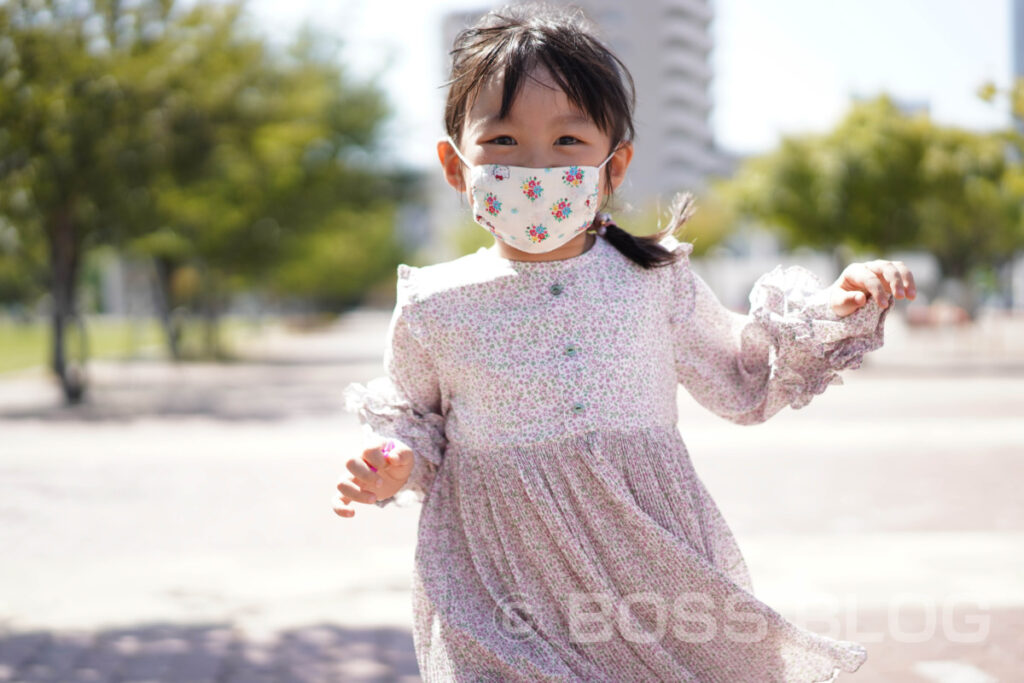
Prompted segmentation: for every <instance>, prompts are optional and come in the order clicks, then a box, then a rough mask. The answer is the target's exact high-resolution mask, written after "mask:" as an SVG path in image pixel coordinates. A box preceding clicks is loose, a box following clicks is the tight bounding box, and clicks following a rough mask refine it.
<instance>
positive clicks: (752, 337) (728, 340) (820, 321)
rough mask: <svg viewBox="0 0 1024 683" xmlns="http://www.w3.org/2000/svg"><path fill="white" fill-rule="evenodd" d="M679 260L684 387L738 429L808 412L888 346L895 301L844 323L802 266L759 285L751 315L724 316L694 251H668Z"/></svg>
mask: <svg viewBox="0 0 1024 683" xmlns="http://www.w3.org/2000/svg"><path fill="white" fill-rule="evenodd" d="M666 246H668V247H669V248H671V249H674V250H682V251H683V256H682V257H681V258H680V259H679V260H678V261H677V262H675V263H673V264H671V265H669V266H667V267H668V268H670V269H671V270H672V278H671V286H670V289H671V297H672V303H671V305H670V311H671V314H670V323H671V328H672V334H673V335H674V338H673V343H674V346H675V363H676V374H677V377H678V380H679V383H680V384H682V385H683V386H685V387H686V389H687V390H688V391H689V392H690V394H692V395H693V397H694V398H695V399H696V400H697V401H698V402H699V403H700V404H701V405H703V406H704V407H706V408H708V409H709V410H711V411H712V412H714V413H716V414H717V415H720V416H721V417H724V418H726V419H728V420H731V421H732V422H736V423H738V424H756V423H759V422H764V421H765V420H767V419H768V418H770V417H771V416H773V415H774V414H775V413H777V412H779V411H780V410H782V408H784V407H786V406H787V405H788V406H791V407H793V408H794V409H796V408H802V407H804V406H805V405H807V404H808V403H809V402H810V401H811V399H812V398H813V397H814V396H815V395H817V394H820V393H822V392H824V391H825V389H826V388H827V387H828V385H830V384H842V383H843V381H842V378H841V377H840V376H839V371H840V370H844V369H847V368H851V369H852V368H858V367H860V364H861V361H862V360H863V357H864V354H865V353H867V352H869V351H873V350H875V349H877V348H879V347H880V346H882V344H883V342H884V335H883V332H884V326H885V319H886V317H887V316H888V314H889V311H891V310H892V306H893V297H892V295H891V294H888V295H887V296H888V297H889V302H888V306H886V307H885V308H879V306H878V304H877V302H876V301H875V300H874V299H873V298H869V299H868V301H867V303H865V304H864V305H863V306H861V307H860V308H859V309H857V310H856V311H855V312H853V313H851V314H849V315H847V316H842V317H840V316H839V315H837V314H836V313H835V312H834V311H833V310H832V307H831V306H830V304H829V289H828V286H827V285H825V284H823V283H822V282H821V281H820V280H819V279H818V277H817V276H816V275H815V274H814V273H812V272H810V271H809V270H807V269H806V268H803V267H802V266H789V267H788V268H782V267H781V266H776V267H775V268H774V269H773V270H772V271H771V272H768V273H766V274H764V275H762V276H761V277H760V278H758V280H757V281H756V282H755V283H754V286H753V288H752V290H751V292H750V312H749V313H748V314H746V315H744V314H741V313H737V312H735V311H731V310H729V309H728V308H726V307H725V306H724V305H722V303H721V302H720V301H719V300H718V298H717V297H716V296H715V294H714V292H713V291H712V290H711V288H710V287H708V285H707V283H706V282H705V281H704V280H703V279H702V278H701V277H700V276H699V275H698V274H697V273H695V272H693V270H692V269H691V267H690V261H689V255H690V253H691V252H692V250H693V245H692V244H690V243H687V242H675V241H674V240H672V241H671V242H670V243H669V244H666Z"/></svg>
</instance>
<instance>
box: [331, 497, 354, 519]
mask: <svg viewBox="0 0 1024 683" xmlns="http://www.w3.org/2000/svg"><path fill="white" fill-rule="evenodd" d="M349 502H350V501H349V498H348V496H341V497H340V499H339V498H338V496H335V497H334V498H333V499H332V500H331V509H332V510H334V514H336V515H338V516H339V517H351V516H352V515H354V514H356V511H355V510H353V509H352V508H351V507H349Z"/></svg>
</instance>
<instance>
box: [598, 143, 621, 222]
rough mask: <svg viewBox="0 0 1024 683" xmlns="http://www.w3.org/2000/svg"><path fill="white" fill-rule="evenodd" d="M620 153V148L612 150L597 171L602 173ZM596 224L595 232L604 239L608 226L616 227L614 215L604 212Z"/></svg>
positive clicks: (600, 214)
mask: <svg viewBox="0 0 1024 683" xmlns="http://www.w3.org/2000/svg"><path fill="white" fill-rule="evenodd" d="M618 151H619V148H618V147H616V148H615V149H614V150H612V153H611V154H609V155H608V157H607V158H606V159H605V160H604V161H602V162H601V163H600V165H598V167H597V170H598V171H600V170H601V169H602V168H604V165H605V164H607V163H608V162H609V161H611V160H612V157H613V156H615V153H616V152H618ZM594 223H596V224H597V226H596V227H594V232H595V233H597V234H598V235H601V236H602V237H603V236H604V233H605V228H606V226H608V225H615V223H614V221H613V220H612V215H611V214H610V213H605V212H603V211H602V212H599V213H598V214H597V216H596V217H595V218H594ZM615 227H618V226H615Z"/></svg>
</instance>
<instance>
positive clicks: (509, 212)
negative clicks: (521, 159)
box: [446, 136, 612, 254]
mask: <svg viewBox="0 0 1024 683" xmlns="http://www.w3.org/2000/svg"><path fill="white" fill-rule="evenodd" d="M446 140H447V142H448V144H450V145H451V146H452V149H453V150H454V151H455V153H456V154H457V155H458V157H459V159H460V160H461V161H462V163H464V164H465V165H466V167H467V168H468V169H469V178H468V183H467V185H468V186H469V191H470V193H471V195H472V197H473V213H472V214H471V215H473V216H474V218H475V220H476V222H477V223H479V224H480V225H481V226H482V227H483V228H485V229H486V230H487V231H488V232H489V233H491V234H493V235H494V236H495V237H496V238H498V239H499V240H501V241H503V242H505V243H506V244H509V245H512V246H515V248H516V249H520V250H522V251H526V252H529V253H531V254H543V253H546V252H550V251H552V250H554V249H557V248H558V247H560V246H561V245H563V244H565V243H566V242H568V241H569V240H571V239H572V238H573V237H575V236H576V235H577V234H579V232H580V230H582V229H583V228H580V229H577V228H576V226H577V225H580V224H582V223H586V224H587V225H588V226H589V225H590V222H591V221H592V220H593V218H594V215H595V213H596V210H597V204H598V202H597V201H596V198H597V196H598V195H597V192H598V180H599V179H600V172H601V168H603V167H604V166H605V165H606V164H607V163H608V162H609V161H610V160H611V158H612V154H609V155H608V156H607V157H605V159H604V161H602V162H601V163H600V164H598V165H597V166H585V165H581V164H575V165H572V166H545V167H536V166H510V165H505V164H471V163H470V162H469V161H468V160H467V159H466V158H465V157H464V156H463V155H462V152H461V151H460V150H459V148H458V145H456V144H455V141H454V140H452V139H451V137H450V136H449V137H447V138H446ZM552 184H557V185H558V186H559V187H560V188H561V189H560V190H552V189H550V186H551V185H552ZM545 185H546V186H548V191H547V192H545V191H544V189H543V188H544V186H545ZM556 192H557V193H558V194H557V195H555V193H556ZM552 195H554V196H552ZM558 195H561V196H560V197H559V196H558ZM538 199H539V200H540V201H537V200H538ZM588 200H589V202H588ZM552 220H554V221H556V223H557V225H556V224H553V223H551V221H552ZM549 227H550V230H549V229H548V228H549Z"/></svg>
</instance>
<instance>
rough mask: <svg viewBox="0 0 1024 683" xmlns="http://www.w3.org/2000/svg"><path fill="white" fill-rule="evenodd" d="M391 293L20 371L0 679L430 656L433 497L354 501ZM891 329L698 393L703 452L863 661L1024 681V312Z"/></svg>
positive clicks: (781, 581)
mask: <svg viewBox="0 0 1024 683" xmlns="http://www.w3.org/2000/svg"><path fill="white" fill-rule="evenodd" d="M897 313H898V311H897ZM389 314H390V311H380V310H360V311H355V312H352V313H350V314H347V315H345V316H343V317H342V318H340V319H339V320H338V321H337V323H335V324H333V325H331V326H330V327H328V328H325V329H321V330H319V331H316V332H310V333H305V334H293V333H288V332H286V331H285V330H283V329H280V328H268V329H267V330H266V331H265V333H264V334H262V335H260V336H259V337H258V338H255V339H253V340H251V341H250V342H248V343H247V344H246V345H245V347H244V348H243V351H244V355H245V357H246V360H245V361H244V362H236V363H227V364H222V365H215V364H202V363H189V364H183V365H178V366H175V365H173V364H170V363H167V362H165V361H163V360H160V359H159V358H156V357H142V358H136V359H134V360H123V361H109V360H108V361H93V362H92V363H91V364H90V367H89V372H90V380H91V393H90V395H89V402H88V403H86V404H85V405H81V406H77V407H74V408H68V407H64V406H63V405H62V404H61V401H60V397H59V394H58V390H57V386H56V384H55V383H54V382H53V381H52V380H51V379H50V378H49V377H48V375H47V374H46V372H45V371H44V370H43V369H41V368H37V369H32V370H27V371H22V372H15V373H4V374H0V548H2V549H3V551H2V553H3V554H2V561H0V681H62V682H64V681H75V682H77V681H104V682H105V681H119V682H122V681H123V682H127V681H131V682H142V681H160V682H163V681H218V682H220V681H231V682H235V681H239V682H241V681H246V682H247V681H301V682H310V683H312V682H320V681H345V682H348V681H354V682H361V681H416V680H419V676H418V674H417V667H416V660H415V655H414V653H413V648H412V637H411V634H410V624H411V602H410V600H411V596H410V587H411V569H412V560H413V549H414V544H415V535H416V524H417V520H418V508H415V507H413V508H406V509H401V508H395V507H390V508H376V507H374V506H360V507H358V509H357V512H356V515H355V517H353V518H351V519H343V518H340V517H337V516H336V515H334V513H333V512H332V510H331V508H330V500H331V496H332V493H333V487H334V483H335V481H336V480H337V479H338V477H339V476H341V475H342V473H343V471H344V465H343V463H344V461H345V459H347V458H348V457H351V455H352V454H353V453H354V452H357V451H358V450H359V448H360V445H361V444H360V434H359V430H358V425H357V422H356V420H355V418H354V417H353V416H351V415H349V414H347V413H345V412H344V410H343V403H342V397H341V390H342V388H343V387H344V386H345V384H347V383H348V382H350V381H365V380H367V379H369V378H371V377H373V376H375V375H377V374H379V373H380V372H381V369H382V368H381V353H382V341H383V339H384V334H385V331H386V326H387V321H388V316H389ZM886 334H887V343H886V346H885V347H883V348H882V349H880V350H878V351H876V352H874V353H873V354H870V355H869V356H868V358H867V359H866V361H865V363H864V366H863V367H862V368H861V369H859V370H856V371H848V372H846V373H844V375H843V377H844V384H843V385H841V386H832V387H829V389H828V390H827V391H826V393H825V394H823V395H821V396H818V397H816V398H815V399H814V401H812V403H811V404H810V405H809V406H807V407H805V408H803V409H801V410H798V411H794V410H790V409H787V410H784V411H783V412H782V413H780V414H778V415H776V416H775V417H773V418H772V419H771V420H769V421H768V422H766V423H764V424H762V425H754V426H739V425H734V424H732V423H729V422H727V421H725V420H722V419H720V418H717V417H715V416H714V415H711V414H710V413H708V412H707V411H706V410H704V409H703V408H701V407H700V406H698V405H697V404H696V403H694V402H693V400H692V399H691V398H690V397H689V396H688V395H686V394H685V393H683V392H681V393H680V395H679V406H680V424H679V426H680V429H681V431H682V434H683V437H684V439H685V440H686V443H687V445H688V447H689V450H690V452H691V456H692V458H693V462H694V465H695V467H696V468H697V471H698V473H699V474H700V475H701V477H702V479H703V480H704V482H705V484H706V486H707V488H708V489H709V491H710V492H711V494H712V495H713V496H714V497H715V499H716V501H717V502H718V505H719V507H720V508H721V509H722V512H723V514H724V515H725V517H726V519H727V520H728V521H729V523H730V524H731V526H732V527H733V530H734V532H735V533H736V536H737V539H738V541H739V543H740V546H741V548H742V549H743V552H744V555H745V557H746V559H747V563H748V565H749V567H750V571H751V574H752V576H753V581H754V589H755V593H756V594H757V595H758V596H759V597H760V598H761V599H762V600H764V601H765V602H768V603H769V604H772V605H773V606H775V607H776V608H777V609H778V610H779V611H781V612H782V613H784V614H786V615H787V616H789V617H790V618H792V619H793V620H794V621H797V622H798V623H803V624H804V625H806V626H808V627H809V628H813V629H814V630H818V631H820V632H822V633H826V634H828V635H833V636H836V637H840V638H845V639H854V640H859V641H860V642H862V643H864V645H865V646H866V647H867V648H868V653H869V656H868V660H867V662H866V663H865V664H864V665H863V666H862V667H861V669H860V670H859V671H858V672H857V673H856V674H842V675H841V676H840V677H839V680H847V679H849V680H851V681H853V680H857V681H864V682H865V683H869V682H873V681H884V682H890V681H891V682H904V681H906V682H908V683H909V682H911V681H913V682H927V681H935V682H937V683H987V682H991V681H1024V496H1022V495H1021V483H1022V482H1024V429H1022V427H1024V420H1022V415H1024V322H1022V321H1021V320H1019V319H1015V320H1006V319H997V318H994V317H993V318H987V319H985V320H982V321H981V322H980V323H979V324H978V325H976V326H975V327H973V328H970V329H966V328H965V329H942V330H921V329H915V328H910V327H907V326H906V325H905V324H904V323H903V321H902V318H901V317H900V316H898V315H892V316H890V318H889V321H888V324H887V327H886Z"/></svg>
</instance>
